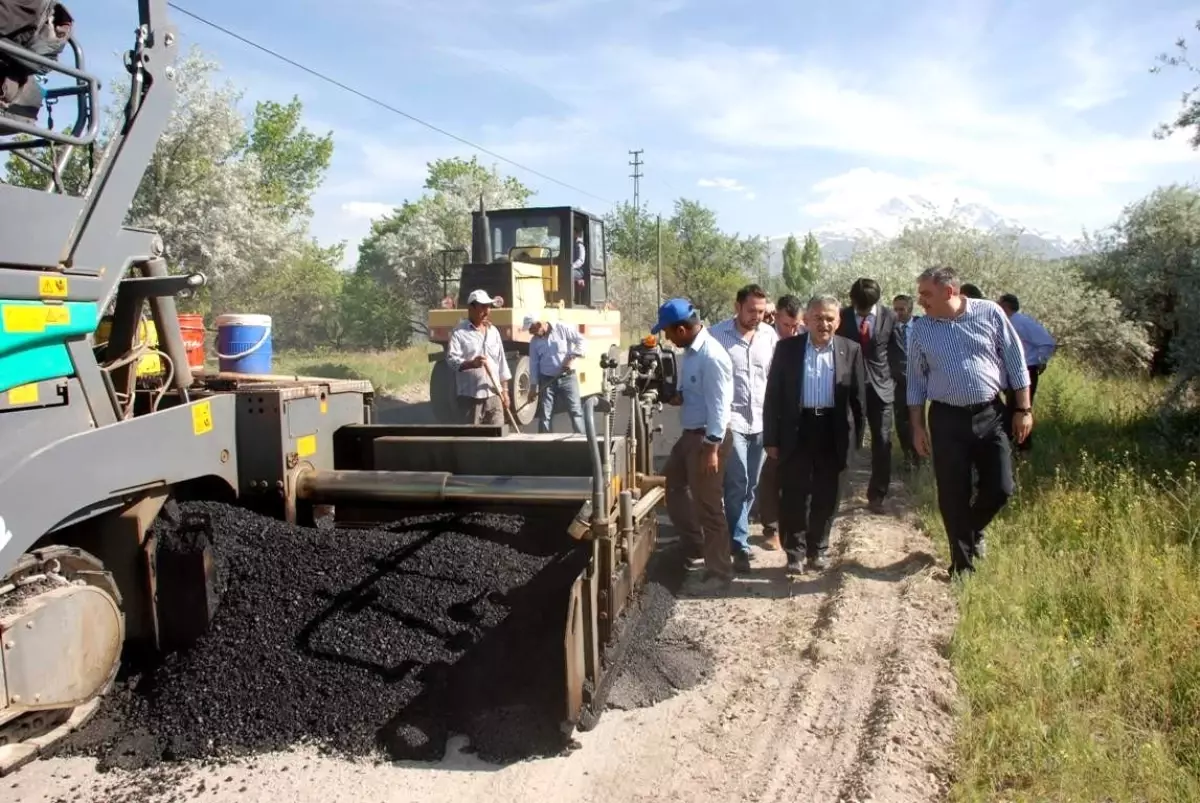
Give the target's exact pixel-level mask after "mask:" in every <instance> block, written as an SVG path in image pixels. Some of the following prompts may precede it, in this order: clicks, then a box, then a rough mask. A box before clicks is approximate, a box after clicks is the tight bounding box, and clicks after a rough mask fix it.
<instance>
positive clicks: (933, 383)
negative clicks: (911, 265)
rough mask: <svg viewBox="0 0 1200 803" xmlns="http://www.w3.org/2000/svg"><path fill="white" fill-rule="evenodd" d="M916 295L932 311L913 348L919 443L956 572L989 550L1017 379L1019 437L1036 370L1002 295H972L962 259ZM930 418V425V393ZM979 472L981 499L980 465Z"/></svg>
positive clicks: (913, 414)
mask: <svg viewBox="0 0 1200 803" xmlns="http://www.w3.org/2000/svg"><path fill="white" fill-rule="evenodd" d="M917 300H918V301H919V303H920V304H921V306H922V307H923V308H924V309H925V312H926V315H925V317H922V318H920V319H918V320H917V321H915V322H914V323H913V325H912V330H911V335H910V337H909V348H908V404H909V408H908V409H909V415H910V419H911V421H912V438H913V446H914V448H915V449H916V450H917V453H918V454H920V455H922V456H923V457H924V456H929V454H930V451H931V450H930V442H931V441H932V454H933V472H934V479H935V480H936V482H937V495H938V507H939V509H940V511H941V514H942V523H943V524H945V526H946V535H947V537H948V538H949V540H950V572H951V574H953V575H958V574H961V573H962V572H970V571H972V570H973V569H974V561H975V558H977V557H982V556H983V553H984V531H985V530H986V528H987V526H988V525H989V524H990V523H991V521H992V519H993V518H995V516H996V514H997V513H999V512H1000V511H1001V509H1003V507H1004V506H1005V505H1006V504H1007V503H1008V499H1009V497H1010V496H1012V492H1013V473H1012V451H1011V447H1010V444H1009V437H1008V435H1007V433H1006V427H1005V417H1006V416H1007V415H1009V411H1008V408H1007V407H1006V405H1005V404H1004V401H1003V400H1002V399H1001V396H1000V394H1001V392H1002V391H1003V390H1004V388H1005V387H1006V386H1007V387H1009V388H1012V389H1013V392H1014V394H1015V396H1016V404H1015V405H1014V407H1013V409H1012V413H1011V414H1012V433H1013V439H1014V440H1015V441H1016V442H1017V443H1020V442H1021V441H1023V440H1025V438H1027V437H1028V436H1029V432H1030V430H1031V429H1032V428H1033V411H1032V410H1031V409H1030V406H1029V371H1028V369H1027V368H1026V367H1025V354H1024V351H1023V350H1022V348H1021V340H1020V338H1018V337H1017V333H1016V330H1014V329H1013V326H1012V323H1011V322H1009V320H1008V316H1007V315H1005V314H1004V310H1002V309H1000V305H999V304H997V303H995V302H994V301H987V300H984V299H974V298H966V297H964V296H963V295H962V285H961V282H960V281H959V277H958V273H957V272H956V271H955V270H954V269H953V268H948V267H934V268H930V269H928V270H926V271H925V272H924V273H922V274H921V275H920V276H919V277H917ZM926 401H928V402H930V405H929V427H928V430H927V429H926V425H925V402H926ZM972 470H974V472H975V473H976V474H977V476H978V480H977V487H976V489H975V490H976V496H975V500H974V502H972V500H971V491H972V488H971V474H972Z"/></svg>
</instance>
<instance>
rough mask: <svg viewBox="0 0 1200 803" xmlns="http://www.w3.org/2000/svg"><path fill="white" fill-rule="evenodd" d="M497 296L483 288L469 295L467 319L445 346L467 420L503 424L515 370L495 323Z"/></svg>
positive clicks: (447, 360)
mask: <svg viewBox="0 0 1200 803" xmlns="http://www.w3.org/2000/svg"><path fill="white" fill-rule="evenodd" d="M497 303H498V299H495V298H492V297H491V296H489V295H488V294H487V292H485V291H483V290H472V291H471V294H470V295H469V296H467V319H466V320H465V321H462V322H460V323H459V324H458V326H456V327H454V331H453V332H451V333H450V344H449V347H448V348H447V349H446V364H447V365H449V366H450V367H451V368H453V369H454V371H455V374H454V380H455V385H456V387H457V390H458V408H459V410H461V411H462V414H463V423H465V424H487V425H495V424H503V423H504V408H505V407H507V406H508V390H507V388H508V383H509V381H510V380H511V379H512V370H511V369H509V367H508V360H507V359H506V358H505V356H504V341H503V340H502V339H501V337H500V331H499V330H498V329H497V328H496V327H495V326H493V325H492V321H491V311H492V307H493V306H495V305H496V304H497Z"/></svg>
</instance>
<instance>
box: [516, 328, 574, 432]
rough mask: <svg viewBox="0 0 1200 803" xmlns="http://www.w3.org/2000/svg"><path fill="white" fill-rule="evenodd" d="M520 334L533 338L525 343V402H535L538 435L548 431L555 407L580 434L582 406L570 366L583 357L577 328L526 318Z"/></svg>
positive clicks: (572, 369)
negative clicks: (526, 369) (527, 375)
mask: <svg viewBox="0 0 1200 803" xmlns="http://www.w3.org/2000/svg"><path fill="white" fill-rule="evenodd" d="M521 330H522V331H524V332H529V334H531V335H533V339H532V340H530V341H529V379H530V388H529V400H530V401H533V399H534V398H535V397H536V398H537V400H538V411H537V427H538V432H549V431H550V420H551V419H552V418H553V417H554V413H555V408H556V405H557V406H558V407H565V408H566V409H567V414H568V415H569V416H571V428H572V429H573V430H574V431H575V432H576V433H577V434H578V433H582V432H583V403H582V401H581V400H580V398H579V374H578V373H576V371H575V367H574V362H575V360H579V359H582V358H583V356H584V353H585V348H586V346H585V343H584V340H583V335H581V334H580V333H579V327H578V326H575V325H573V324H569V323H563V322H561V321H552V322H547V321H539V320H538V319H537V318H536V317H534V316H533V315H526V316H525V320H524V321H522V322H521Z"/></svg>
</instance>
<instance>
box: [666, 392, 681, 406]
mask: <svg viewBox="0 0 1200 803" xmlns="http://www.w3.org/2000/svg"><path fill="white" fill-rule="evenodd" d="M667 404H669V405H671V406H672V407H678V406H679V405H681V404H683V394H682V393H676V394H675V395H674V396H672V397H671V398H669V399H667Z"/></svg>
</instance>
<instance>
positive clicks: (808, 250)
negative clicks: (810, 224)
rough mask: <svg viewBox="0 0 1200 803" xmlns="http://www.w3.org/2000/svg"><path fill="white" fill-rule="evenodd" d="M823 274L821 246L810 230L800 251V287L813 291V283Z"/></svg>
mask: <svg viewBox="0 0 1200 803" xmlns="http://www.w3.org/2000/svg"><path fill="white" fill-rule="evenodd" d="M820 275H821V246H820V245H819V244H818V243H817V238H816V237H814V236H813V233H812V232H811V231H810V232H809V233H808V234H806V235H805V236H804V250H803V251H801V252H800V282H801V285H800V289H803V290H804V292H805V293H810V292H812V288H813V285H815V284H816V283H817V278H818V277H819V276H820Z"/></svg>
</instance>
